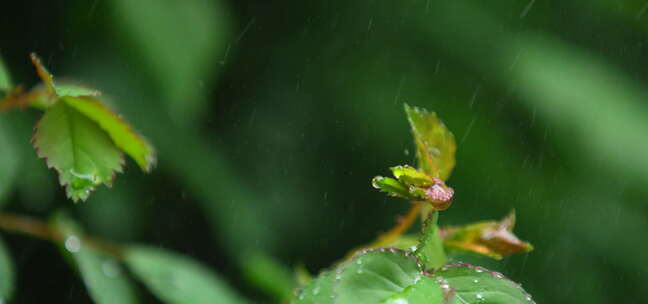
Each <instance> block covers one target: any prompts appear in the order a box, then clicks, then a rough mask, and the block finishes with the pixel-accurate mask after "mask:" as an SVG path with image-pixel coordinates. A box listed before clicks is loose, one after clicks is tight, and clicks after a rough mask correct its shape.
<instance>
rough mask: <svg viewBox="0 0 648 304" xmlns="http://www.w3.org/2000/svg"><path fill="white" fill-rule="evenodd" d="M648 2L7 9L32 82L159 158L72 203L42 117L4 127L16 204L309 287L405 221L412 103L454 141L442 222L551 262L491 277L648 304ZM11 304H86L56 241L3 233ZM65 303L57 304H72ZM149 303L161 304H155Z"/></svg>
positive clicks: (6, 49) (5, 195) (10, 54)
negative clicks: (49, 157) (89, 111)
mask: <svg viewBox="0 0 648 304" xmlns="http://www.w3.org/2000/svg"><path fill="white" fill-rule="evenodd" d="M647 10H648V4H646V3H645V1H643V0H627V1H605V0H569V1H565V0H562V1H540V0H523V1H514V0H501V1H463V0H457V1H438V0H427V1H426V0H418V1H416V0H403V1H386V0H385V1H258V0H257V1H253V0H245V1H244V0H237V1H203V0H191V1H170V0H166V1H153V0H147V1H129V0H112V1H108V0H102V1H99V0H95V1H81V0H77V1H14V2H12V3H11V6H8V4H7V5H3V8H2V9H1V10H0V55H1V56H2V58H3V60H4V62H5V63H6V65H7V66H8V68H9V70H10V71H11V76H12V78H13V80H14V82H15V83H23V84H28V85H32V84H35V83H36V82H37V78H36V75H35V73H34V71H33V67H32V66H31V65H30V63H29V60H28V54H29V52H32V51H35V52H37V53H38V54H39V55H40V56H41V57H42V58H43V60H44V62H45V64H46V65H47V66H48V67H49V68H50V70H51V71H52V72H53V73H54V74H55V75H57V76H58V77H59V78H60V79H62V78H69V79H75V80H78V81H80V82H82V83H85V84H88V85H91V86H94V87H97V88H99V89H100V90H102V91H103V92H104V94H105V95H106V96H109V97H110V99H111V101H112V104H113V105H114V107H115V108H118V109H119V110H120V111H121V112H122V113H123V114H124V115H125V116H126V117H128V119H129V120H130V122H131V123H132V124H134V125H135V126H136V127H137V128H138V129H139V130H141V131H142V132H143V133H144V134H145V135H146V136H147V137H148V138H149V139H150V140H151V141H152V142H153V143H154V144H155V145H156V147H157V148H158V150H159V165H158V167H157V168H156V170H155V171H154V173H153V174H151V175H144V174H142V173H140V172H139V171H138V168H137V167H136V166H135V165H134V163H133V162H131V161H129V163H128V166H127V168H126V173H125V174H123V175H120V176H119V177H118V179H117V181H116V183H115V185H114V187H113V189H110V190H108V189H101V190H99V191H97V193H95V194H94V195H93V196H92V197H91V198H90V200H89V201H87V202H84V203H79V204H77V205H73V203H72V202H71V201H68V200H66V199H65V196H64V191H63V190H62V189H60V187H58V186H57V184H56V176H55V174H54V172H51V171H47V170H46V167H45V164H44V162H42V161H41V160H37V159H36V153H35V152H34V151H33V149H32V148H31V147H30V143H29V139H30V136H31V128H32V126H33V125H34V123H35V122H36V120H37V119H38V115H39V113H36V112H35V111H28V112H24V113H21V112H11V113H8V114H3V115H2V116H0V169H1V170H0V171H1V174H0V201H1V202H2V203H3V206H4V208H5V209H8V210H10V211H13V212H20V213H24V214H28V215H31V216H35V217H40V218H43V219H46V218H47V216H48V215H49V214H50V213H51V212H52V211H53V210H56V209H60V208H61V207H65V208H67V209H69V210H71V211H72V212H73V213H75V214H76V215H77V216H78V218H80V219H81V220H82V222H83V224H84V226H85V227H86V228H87V230H89V231H90V232H91V233H93V234H95V235H98V236H101V237H105V238H108V239H112V240H117V241H126V242H131V241H133V242H143V243H148V244H154V245H159V246H162V247H165V248H170V249H173V250H177V251H180V252H184V253H186V254H188V255H191V256H193V257H196V258H198V259H200V260H201V261H203V262H205V263H208V265H209V266H210V267H211V268H212V269H213V270H215V271H217V272H219V273H220V274H222V275H223V276H225V277H226V278H227V279H228V281H230V282H231V283H232V284H233V285H234V286H236V287H237V288H238V289H239V290H240V291H241V292H242V293H245V294H247V295H250V296H251V297H254V298H255V299H257V300H258V301H265V300H266V298H264V296H263V295H262V294H261V293H259V292H258V291H257V289H255V288H254V287H251V286H250V285H249V284H247V283H246V282H245V280H244V278H243V276H242V275H241V274H240V271H239V265H240V263H244V262H245V259H244V258H243V257H245V254H247V253H249V252H252V251H253V250H258V249H262V250H264V252H267V253H268V254H270V255H272V256H274V257H276V258H278V259H279V260H280V261H282V262H283V263H284V264H285V265H287V266H291V265H295V264H297V263H300V262H303V263H305V265H307V267H308V269H310V270H311V271H312V272H316V271H317V270H318V269H320V268H322V267H325V266H327V265H329V264H331V263H332V262H334V261H336V260H337V259H339V258H341V257H342V256H343V255H344V254H345V253H346V252H347V251H348V250H349V249H350V248H352V247H354V246H356V245H359V244H362V243H366V242H368V241H370V240H371V239H372V238H373V237H374V236H375V235H376V234H377V233H378V232H380V231H384V230H386V229H388V227H389V226H390V225H392V223H393V222H394V218H395V216H396V215H399V214H402V213H403V212H404V210H406V208H407V207H408V205H407V203H405V202H404V201H401V200H397V199H391V198H386V197H385V196H384V195H383V194H381V193H378V192H377V191H375V190H374V189H372V188H371V185H370V179H371V177H373V176H374V175H378V174H383V175H384V174H387V173H388V172H387V167H388V166H392V165H397V164H405V163H410V164H412V163H413V162H414V153H413V152H414V149H413V145H412V140H411V136H410V133H409V130H408V125H407V121H406V119H405V115H404V113H403V110H402V104H403V103H404V102H407V103H408V104H411V105H416V106H423V107H426V108H428V109H430V110H434V111H436V112H437V113H438V114H439V116H440V117H441V118H442V119H443V120H444V121H445V122H446V125H447V126H448V127H449V128H450V130H452V131H453V132H454V134H455V136H456V138H457V144H458V150H457V167H456V169H455V171H454V173H453V175H452V177H451V178H450V180H449V184H450V185H452V186H453V187H454V188H455V190H456V191H457V194H456V197H455V201H454V204H453V206H452V207H451V208H450V209H449V210H448V211H446V212H443V213H442V215H441V220H440V221H441V224H443V225H447V224H463V223H468V222H471V221H476V220H480V219H496V218H500V217H502V216H504V215H505V214H506V213H507V212H508V211H509V210H510V209H512V208H515V209H516V210H517V214H518V226H517V227H516V233H517V234H518V235H520V236H521V238H523V239H525V240H528V241H530V242H532V243H533V244H534V245H535V247H536V250H535V251H533V252H531V253H530V254H524V255H519V256H514V257H511V258H508V259H505V260H503V261H501V262H492V261H488V260H479V261H478V262H479V263H483V264H485V265H487V266H489V267H491V268H495V269H497V270H500V271H502V272H503V273H505V274H506V275H508V276H509V277H511V278H512V279H514V280H515V281H518V282H521V283H522V284H523V286H524V287H525V288H526V289H527V291H529V292H530V293H531V294H532V295H534V298H535V299H536V300H537V302H538V303H619V302H622V303H645V302H646V301H648V288H646V285H645V282H646V279H647V278H648V276H647V275H646V274H647V272H648V266H647V265H648V255H647V254H646V251H647V250H648V208H647V207H646V195H647V194H648V187H647V186H646V185H648V98H647V97H648V90H646V84H648V70H647V69H646V68H645V67H646V66H647V64H648V56H647V54H648V49H647V48H646V43H648V12H647ZM3 237H4V238H5V239H7V240H8V242H9V245H10V248H11V249H12V255H13V258H14V261H15V263H16V266H17V275H18V282H17V284H18V292H17V295H16V301H15V302H16V303H45V300H47V299H49V300H51V299H57V300H56V301H55V302H61V301H62V302H66V303H68V302H69V303H86V302H88V301H89V298H88V297H87V295H86V292H85V290H84V287H83V284H82V283H81V281H80V280H79V279H78V278H77V277H76V276H75V274H74V273H73V272H72V271H71V270H69V267H68V266H67V265H66V264H65V263H64V261H63V260H62V259H61V258H60V257H59V255H58V253H57V249H56V247H55V246H53V245H51V244H48V243H45V242H42V241H37V240H32V239H29V238H26V237H22V236H16V235H12V234H4V233H3ZM58 299H62V300H58ZM149 300H151V301H153V300H152V299H149Z"/></svg>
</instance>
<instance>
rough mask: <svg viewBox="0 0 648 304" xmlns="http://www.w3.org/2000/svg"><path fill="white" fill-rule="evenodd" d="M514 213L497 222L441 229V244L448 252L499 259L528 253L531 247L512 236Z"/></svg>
mask: <svg viewBox="0 0 648 304" xmlns="http://www.w3.org/2000/svg"><path fill="white" fill-rule="evenodd" d="M514 226H515V212H513V211H512V212H511V213H510V214H509V215H508V216H507V217H505V218H504V219H502V220H501V221H499V222H496V221H484V222H478V223H474V224H470V225H467V226H463V227H448V228H444V229H443V243H444V245H445V247H446V248H447V249H448V250H454V251H469V252H473V253H477V254H481V255H486V256H489V257H492V258H495V259H501V258H504V257H507V256H509V255H512V254H514V253H519V252H529V251H531V250H533V246H532V245H531V244H529V243H527V242H524V241H521V240H520V239H518V237H517V236H516V235H515V234H513V227H514Z"/></svg>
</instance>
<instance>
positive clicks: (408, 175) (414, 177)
mask: <svg viewBox="0 0 648 304" xmlns="http://www.w3.org/2000/svg"><path fill="white" fill-rule="evenodd" d="M389 169H390V170H391V171H392V174H394V177H396V178H397V179H398V180H399V181H401V182H402V183H404V184H406V185H413V186H418V187H428V186H430V185H432V184H434V180H432V178H431V177H430V176H429V175H427V174H425V173H424V172H422V171H419V170H416V169H415V168H413V167H411V166H408V165H404V166H396V167H391V168H389Z"/></svg>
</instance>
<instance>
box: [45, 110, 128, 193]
mask: <svg viewBox="0 0 648 304" xmlns="http://www.w3.org/2000/svg"><path fill="white" fill-rule="evenodd" d="M32 141H33V143H34V147H35V148H36V150H37V153H38V156H39V157H41V158H44V159H45V160H46V162H47V166H48V167H50V168H54V169H56V170H57V171H58V172H59V181H60V183H61V185H62V186H66V192H67V195H68V197H69V198H71V199H72V200H74V201H75V202H76V201H78V200H79V199H80V200H86V199H87V198H88V196H89V195H90V192H91V191H93V190H94V189H95V188H96V187H97V186H98V185H100V184H105V185H108V186H110V185H111V184H112V180H113V178H114V176H115V174H116V173H117V172H121V171H122V165H123V157H122V153H121V151H119V150H118V149H117V147H115V145H114V144H113V142H112V140H111V139H110V137H109V136H108V135H107V134H106V132H104V131H103V130H102V129H101V128H100V127H99V125H98V124H97V123H95V122H94V121H92V120H90V119H89V118H87V117H86V116H85V115H83V114H81V113H80V112H79V111H77V110H76V109H74V108H72V107H70V106H68V105H67V104H66V103H62V102H59V103H57V104H55V105H54V106H52V107H51V108H50V109H49V110H48V111H47V112H45V115H43V118H42V119H41V120H40V121H39V122H38V124H37V125H36V130H35V133H34V137H33V139H32Z"/></svg>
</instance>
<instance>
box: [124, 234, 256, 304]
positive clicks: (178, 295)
mask: <svg viewBox="0 0 648 304" xmlns="http://www.w3.org/2000/svg"><path fill="white" fill-rule="evenodd" d="M125 260H126V263H127V264H128V266H129V268H130V269H131V271H132V272H133V274H134V275H135V276H136V277H137V278H138V279H139V280H141V281H142V282H143V283H144V285H146V287H148V289H149V290H150V291H151V292H152V293H153V294H154V295H156V296H157V297H158V298H159V299H160V300H162V301H163V302H165V303H169V304H201V303H205V304H208V303H219V304H236V303H248V302H247V301H246V300H245V299H244V298H242V297H241V296H239V295H238V294H237V293H236V292H235V291H234V290H233V289H232V288H231V287H230V286H229V285H228V284H227V283H226V282H225V281H223V279H221V278H219V277H218V276H216V275H215V274H214V273H212V272H211V271H209V270H208V269H207V268H206V267H205V266H203V265H201V264H199V263H198V262H196V261H194V260H192V259H190V258H188V257H186V256H182V255H179V254H175V253H171V252H168V251H166V250H162V249H159V248H151V247H139V246H135V247H131V248H129V249H128V250H127V251H126V256H125Z"/></svg>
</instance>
